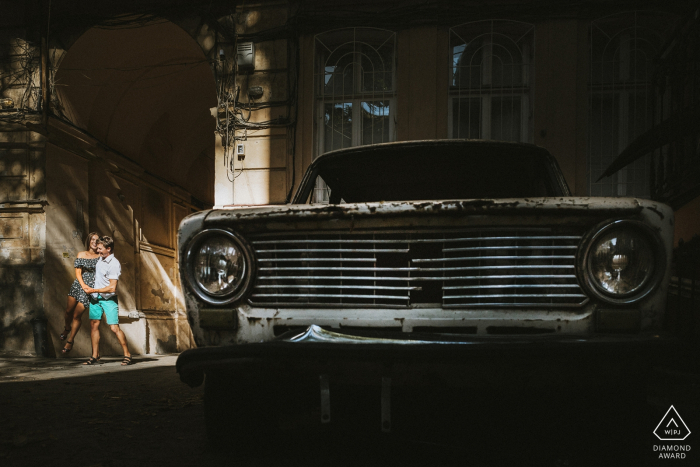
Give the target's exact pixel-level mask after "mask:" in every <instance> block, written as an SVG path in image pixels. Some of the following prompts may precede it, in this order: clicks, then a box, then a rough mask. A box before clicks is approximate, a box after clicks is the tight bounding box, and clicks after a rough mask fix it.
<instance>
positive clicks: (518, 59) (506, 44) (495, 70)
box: [491, 36, 523, 87]
mask: <svg viewBox="0 0 700 467" xmlns="http://www.w3.org/2000/svg"><path fill="white" fill-rule="evenodd" d="M491 54H492V55H491V64H492V65H491V70H492V71H491V85H492V86H494V87H505V86H521V85H522V84H523V63H522V62H523V56H522V53H521V51H520V49H519V48H518V46H517V45H516V44H515V43H514V42H513V41H511V40H510V39H508V38H507V37H501V36H494V42H493V44H492V45H491Z"/></svg>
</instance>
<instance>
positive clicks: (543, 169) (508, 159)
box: [300, 144, 567, 204]
mask: <svg viewBox="0 0 700 467" xmlns="http://www.w3.org/2000/svg"><path fill="white" fill-rule="evenodd" d="M505 148H506V149H510V151H504V150H503V149H504V145H500V146H499V145H498V144H493V145H488V144H482V145H474V146H466V147H465V146H464V145H462V146H460V145H449V144H445V145H442V146H440V145H433V146H430V145H414V146H406V147H399V146H398V145H397V146H394V147H391V148H386V147H384V148H379V150H376V149H375V150H372V149H368V150H367V151H360V150H357V151H349V152H347V153H341V154H337V155H333V157H324V158H321V160H319V161H317V162H318V163H317V164H316V166H315V167H313V168H312V169H313V173H312V174H311V177H309V178H307V190H306V192H305V193H303V192H300V194H301V195H302V196H303V197H304V200H305V201H306V200H308V201H309V202H312V203H315V202H320V203H325V202H330V203H331V204H337V203H343V202H345V203H359V202H378V201H415V200H444V199H478V198H527V197H547V196H565V195H567V193H566V192H565V190H566V188H565V187H562V185H561V183H560V182H559V181H558V180H557V174H558V173H559V168H558V167H557V166H556V163H555V162H554V161H553V159H552V158H551V156H549V154H548V153H547V152H546V151H544V150H542V149H541V148H537V147H535V146H521V145H509V146H507V145H506V146H505ZM470 149H471V150H470ZM523 149H526V150H523ZM310 185H313V186H310ZM303 188H304V187H302V190H303ZM312 188H313V189H312Z"/></svg>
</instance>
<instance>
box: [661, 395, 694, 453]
mask: <svg viewBox="0 0 700 467" xmlns="http://www.w3.org/2000/svg"><path fill="white" fill-rule="evenodd" d="M654 434H655V435H656V437H657V438H659V439H660V440H661V441H683V440H685V439H686V438H687V437H688V436H689V435H690V430H689V429H688V425H686V424H685V422H684V421H683V419H682V418H681V416H680V415H679V413H678V411H677V410H676V408H675V407H673V406H671V407H670V408H669V409H668V411H667V412H666V415H664V416H663V418H662V419H661V421H660V422H659V424H658V425H657V426H656V428H655V429H654ZM688 451H690V445H689V444H686V445H681V444H656V445H654V452H658V453H659V459H685V455H686V452H688Z"/></svg>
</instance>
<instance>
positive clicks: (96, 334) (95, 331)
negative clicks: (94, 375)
mask: <svg viewBox="0 0 700 467" xmlns="http://www.w3.org/2000/svg"><path fill="white" fill-rule="evenodd" d="M90 341H91V342H92V358H97V356H98V355H99V354H100V320H99V319H91V320H90Z"/></svg>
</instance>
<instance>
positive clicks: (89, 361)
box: [83, 357, 99, 365]
mask: <svg viewBox="0 0 700 467" xmlns="http://www.w3.org/2000/svg"><path fill="white" fill-rule="evenodd" d="M98 361H99V360H98V359H96V358H95V357H90V358H88V359H87V361H86V362H84V363H83V365H97V362H98Z"/></svg>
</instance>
